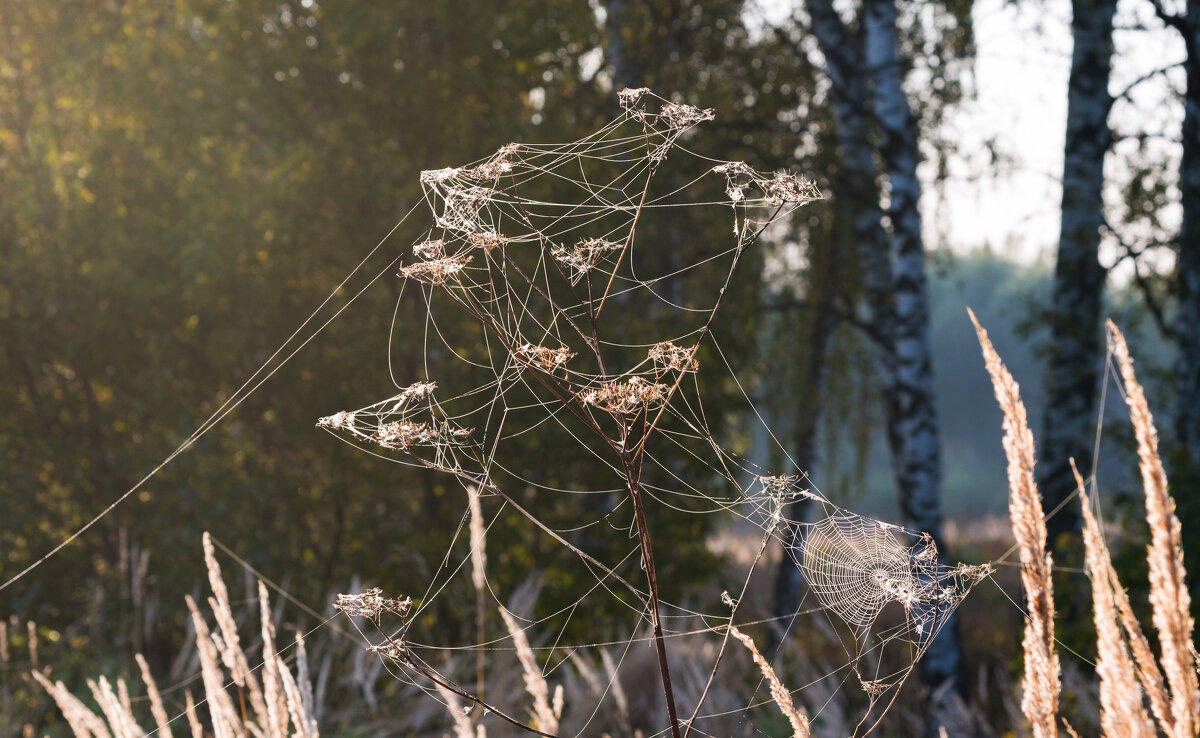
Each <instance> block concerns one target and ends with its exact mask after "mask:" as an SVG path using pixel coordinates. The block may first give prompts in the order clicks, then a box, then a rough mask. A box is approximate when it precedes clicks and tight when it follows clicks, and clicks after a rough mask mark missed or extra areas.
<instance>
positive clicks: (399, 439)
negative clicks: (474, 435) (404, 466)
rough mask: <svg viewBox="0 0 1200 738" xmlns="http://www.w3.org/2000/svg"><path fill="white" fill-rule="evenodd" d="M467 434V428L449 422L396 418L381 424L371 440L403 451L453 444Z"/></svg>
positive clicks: (385, 446)
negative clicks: (454, 425) (414, 420)
mask: <svg viewBox="0 0 1200 738" xmlns="http://www.w3.org/2000/svg"><path fill="white" fill-rule="evenodd" d="M469 435H471V431H470V430H469V429H466V428H455V427H453V426H451V425H450V424H449V423H441V424H438V423H436V422H435V423H423V422H413V421H409V420H397V421H395V422H392V423H385V424H384V425H381V426H380V427H379V430H377V431H375V433H373V434H372V435H371V440H372V441H374V442H375V443H378V444H379V445H380V446H383V447H384V448H391V449H397V450H401V451H403V450H406V449H408V448H411V447H413V446H442V445H455V444H457V443H458V442H459V441H461V440H462V439H463V438H466V437H467V436H469Z"/></svg>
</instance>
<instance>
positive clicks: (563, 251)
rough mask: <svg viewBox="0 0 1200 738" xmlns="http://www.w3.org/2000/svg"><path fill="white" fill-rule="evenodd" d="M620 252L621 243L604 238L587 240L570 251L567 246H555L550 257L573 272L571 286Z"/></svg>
mask: <svg viewBox="0 0 1200 738" xmlns="http://www.w3.org/2000/svg"><path fill="white" fill-rule="evenodd" d="M620 250H621V244H619V243H614V242H612V241H605V240H604V239H602V238H585V239H584V240H582V241H580V242H579V243H577V244H575V246H574V247H573V248H571V249H569V250H568V249H567V247H566V246H555V247H554V248H552V249H550V255H551V256H553V257H554V260H555V261H557V262H558V263H559V264H562V265H563V266H565V267H566V268H567V269H569V270H570V271H571V276H570V279H571V284H578V283H579V280H580V279H582V278H583V276H584V275H585V274H587V273H588V272H590V271H591V270H592V269H594V268H596V266H598V265H599V264H600V262H602V261H604V259H605V257H607V256H608V255H609V254H611V253H613V252H614V251H620Z"/></svg>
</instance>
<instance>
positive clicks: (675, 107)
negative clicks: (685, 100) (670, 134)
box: [661, 103, 717, 130]
mask: <svg viewBox="0 0 1200 738" xmlns="http://www.w3.org/2000/svg"><path fill="white" fill-rule="evenodd" d="M661 116H662V117H663V118H664V119H666V121H667V125H668V126H670V127H671V128H672V129H675V130H681V129H684V128H691V127H692V126H694V125H696V124H697V123H703V122H704V121H706V120H712V119H713V118H715V117H717V116H716V113H715V112H714V111H713V109H712V108H705V109H703V110H701V109H700V108H697V107H696V106H694V105H686V104H681V103H664V104H663V106H662V113H661Z"/></svg>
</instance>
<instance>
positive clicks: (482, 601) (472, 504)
mask: <svg viewBox="0 0 1200 738" xmlns="http://www.w3.org/2000/svg"><path fill="white" fill-rule="evenodd" d="M467 504H468V507H469V508H470V511H471V514H470V522H469V527H470V531H471V583H472V584H473V585H474V586H475V638H476V642H478V643H486V642H487V638H486V635H487V631H486V627H487V609H486V604H487V600H486V592H487V529H486V527H485V526H484V523H483V505H482V503H480V501H479V488H478V487H476V486H475V485H468V486H467ZM484 666H485V654H484V652H483V649H480V650H479V651H478V652H477V653H476V654H475V696H476V697H478V698H479V699H483V697H484V694H483V686H484V680H483V676H484Z"/></svg>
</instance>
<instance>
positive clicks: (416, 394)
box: [388, 382, 437, 413]
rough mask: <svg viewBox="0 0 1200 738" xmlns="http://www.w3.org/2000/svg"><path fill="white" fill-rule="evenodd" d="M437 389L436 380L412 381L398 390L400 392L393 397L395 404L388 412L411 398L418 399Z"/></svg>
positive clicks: (398, 407)
mask: <svg viewBox="0 0 1200 738" xmlns="http://www.w3.org/2000/svg"><path fill="white" fill-rule="evenodd" d="M435 389H437V382H413V383H412V384H410V385H408V386H407V387H405V388H404V389H403V390H401V391H400V394H398V395H396V396H395V397H393V398H392V399H393V400H396V405H395V406H393V408H392V409H391V410H389V411H388V412H393V413H394V412H396V411H398V410H399V409H400V407H401V406H402V405H405V404H407V403H408V402H410V401H412V400H419V399H422V398H425V397H429V396H430V395H432V394H433V391H434V390H435Z"/></svg>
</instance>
